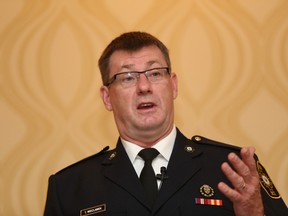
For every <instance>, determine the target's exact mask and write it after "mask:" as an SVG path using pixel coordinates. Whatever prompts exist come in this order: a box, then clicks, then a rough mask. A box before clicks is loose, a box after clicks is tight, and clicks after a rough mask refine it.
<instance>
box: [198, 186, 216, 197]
mask: <svg viewBox="0 0 288 216" xmlns="http://www.w3.org/2000/svg"><path fill="white" fill-rule="evenodd" d="M200 193H201V194H202V195H203V196H205V197H212V196H214V190H213V188H212V187H210V186H209V185H207V184H204V185H202V186H201V187H200Z"/></svg>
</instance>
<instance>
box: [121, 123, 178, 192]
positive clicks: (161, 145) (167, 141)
mask: <svg viewBox="0 0 288 216" xmlns="http://www.w3.org/2000/svg"><path fill="white" fill-rule="evenodd" d="M176 133H177V132H176V127H175V125H174V127H173V129H172V131H171V132H170V133H169V134H168V136H166V137H165V138H164V139H162V140H160V141H159V142H158V143H156V144H155V145H154V146H153V148H155V149H157V150H158V151H159V153H160V154H159V155H158V156H157V157H156V158H155V159H154V160H153V161H152V167H153V169H154V172H155V174H160V169H161V167H163V166H164V167H166V168H167V165H168V162H169V160H170V157H171V154H172V150H173V147H174V143H175V138H176ZM121 142H122V144H123V146H124V148H125V150H126V152H127V154H128V157H129V159H130V161H131V163H132V165H133V167H134V169H135V171H136V173H137V175H138V177H139V176H140V173H141V171H142V169H143V167H144V160H143V159H142V158H141V157H140V156H139V155H138V153H139V152H140V151H141V150H142V149H143V148H142V147H140V146H138V145H136V144H134V143H131V142H128V141H126V140H124V139H122V138H121ZM157 182H158V187H159V185H160V180H158V181H157Z"/></svg>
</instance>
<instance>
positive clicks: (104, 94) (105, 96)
mask: <svg viewBox="0 0 288 216" xmlns="http://www.w3.org/2000/svg"><path fill="white" fill-rule="evenodd" d="M100 96H101V98H102V101H103V103H104V105H105V108H106V109H107V110H108V111H112V105H111V102H110V94H109V89H108V87H107V86H101V88H100Z"/></svg>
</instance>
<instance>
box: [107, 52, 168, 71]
mask: <svg viewBox="0 0 288 216" xmlns="http://www.w3.org/2000/svg"><path fill="white" fill-rule="evenodd" d="M154 65H155V66H158V67H159V66H166V62H165V59H164V57H163V54H162V52H161V50H160V49H159V48H158V47H157V46H147V47H143V48H141V49H139V50H137V51H125V50H117V51H115V52H114V53H113V54H112V55H111V57H110V72H111V75H113V74H115V73H117V72H121V70H123V69H130V70H145V69H148V68H149V67H151V66H154Z"/></svg>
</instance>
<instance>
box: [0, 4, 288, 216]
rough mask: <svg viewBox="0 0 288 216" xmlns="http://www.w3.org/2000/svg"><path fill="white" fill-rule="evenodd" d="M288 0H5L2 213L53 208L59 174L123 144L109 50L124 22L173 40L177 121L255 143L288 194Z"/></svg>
mask: <svg viewBox="0 0 288 216" xmlns="http://www.w3.org/2000/svg"><path fill="white" fill-rule="evenodd" d="M287 11H288V1H287V0H273V1H271V0H210V1H208V0H194V1H193V0H186V1H184V0H180V1H175V0H166V1H157V0H145V1H142V0H141V1H136V0H106V1H104V0H0V148H1V150H0V161H1V168H0V172H1V173H0V174H1V179H0V191H1V192H0V215H9V216H11V215H12V216H13V215H29V216H34V215H41V214H42V211H43V208H44V203H45V199H46V190H47V180H48V177H49V175H50V174H52V173H54V172H56V171H57V170H59V169H61V168H63V167H65V166H67V165H68V164H71V163H73V162H76V161H77V160H79V159H81V158H83V157H86V156H89V155H91V154H94V153H95V152H97V151H99V150H100V149H101V148H102V147H103V146H106V145H110V146H111V147H114V146H115V142H116V139H117V131H116V128H115V126H114V122H113V117H112V114H111V113H109V112H107V111H106V110H105V109H104V106H103V105H102V102H101V101H100V98H99V94H98V91H99V87H100V85H101V82H100V76H99V71H98V68H97V60H98V57H99V55H100V53H101V51H102V50H103V48H104V47H105V45H107V43H108V42H110V40H111V39H112V38H113V37H115V36H117V35H119V34H120V33H122V32H124V31H129V30H144V31H148V32H150V33H152V34H154V35H156V36H158V37H159V38H160V39H161V40H163V41H164V42H165V43H166V44H167V45H168V47H169V48H170V51H171V58H172V64H173V65H172V66H173V70H174V71H175V72H176V73H177V74H178V78H179V85H180V89H179V90H180V91H179V97H178V98H177V100H176V110H177V111H176V124H177V126H178V127H179V128H180V129H182V131H183V132H184V133H185V134H186V135H187V136H188V137H191V136H192V135H195V134H201V135H204V136H207V137H209V138H212V139H217V140H220V141H224V142H228V143H233V144H236V145H240V146H247V145H253V146H255V147H256V148H257V154H258V156H259V157H260V159H261V161H262V163H263V164H264V165H265V167H266V169H267V170H268V171H269V173H270V175H271V177H272V179H273V180H274V183H275V184H276V186H277V187H278V189H279V191H280V193H281V194H282V196H283V197H284V199H285V201H286V203H287V201H288V185H287V182H288V154H287V149H288V147H287V142H288V97H287V95H288V61H287V60H288V15H287Z"/></svg>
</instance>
